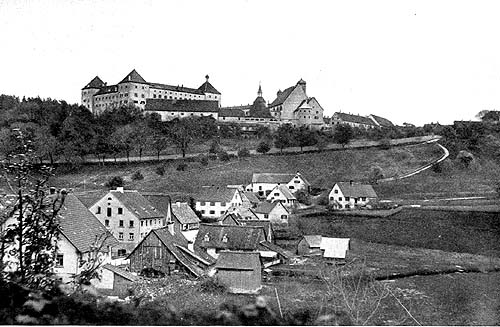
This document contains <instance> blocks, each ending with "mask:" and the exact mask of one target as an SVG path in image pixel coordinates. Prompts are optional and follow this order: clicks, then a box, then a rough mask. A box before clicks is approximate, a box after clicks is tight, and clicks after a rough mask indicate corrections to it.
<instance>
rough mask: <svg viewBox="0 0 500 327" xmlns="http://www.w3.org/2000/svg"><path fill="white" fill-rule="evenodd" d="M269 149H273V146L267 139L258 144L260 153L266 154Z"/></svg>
mask: <svg viewBox="0 0 500 327" xmlns="http://www.w3.org/2000/svg"><path fill="white" fill-rule="evenodd" d="M269 150H271V147H270V146H269V144H268V143H267V142H265V141H262V142H260V143H259V145H258V146H257V152H258V153H262V154H265V153H268V152H269Z"/></svg>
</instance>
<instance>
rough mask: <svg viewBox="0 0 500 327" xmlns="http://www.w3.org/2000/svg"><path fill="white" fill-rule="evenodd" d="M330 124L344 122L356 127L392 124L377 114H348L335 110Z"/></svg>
mask: <svg viewBox="0 0 500 327" xmlns="http://www.w3.org/2000/svg"><path fill="white" fill-rule="evenodd" d="M330 124H331V125H332V126H333V127H334V126H335V125H340V124H345V125H349V126H351V127H358V128H364V129H370V128H376V127H392V126H394V124H393V123H392V122H391V121H390V120H389V119H387V118H383V117H380V116H377V115H373V114H372V115H369V116H366V117H365V116H360V115H354V114H350V113H349V114H348V113H345V112H336V113H334V114H333V116H332V118H331V120H330Z"/></svg>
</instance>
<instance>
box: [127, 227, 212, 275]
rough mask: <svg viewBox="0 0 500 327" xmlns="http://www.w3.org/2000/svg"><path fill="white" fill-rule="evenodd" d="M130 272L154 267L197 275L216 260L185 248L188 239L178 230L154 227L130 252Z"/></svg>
mask: <svg viewBox="0 0 500 327" xmlns="http://www.w3.org/2000/svg"><path fill="white" fill-rule="evenodd" d="M128 258H129V259H130V271H133V272H137V273H140V272H141V271H142V270H143V269H154V270H156V271H161V272H162V273H164V274H166V275H170V274H172V273H174V272H181V271H182V272H187V273H189V274H191V275H194V276H196V277H199V276H201V275H203V274H204V270H205V269H206V268H207V267H208V266H210V265H211V264H213V263H214V262H215V260H213V258H211V257H210V256H208V255H206V254H205V255H204V254H203V253H201V254H200V253H198V254H195V253H194V252H192V251H190V250H189V249H188V241H187V240H186V239H185V238H184V236H183V235H182V234H180V233H175V232H174V233H172V231H169V230H168V228H167V227H166V228H160V229H153V230H151V232H149V234H148V235H147V236H146V237H145V238H144V239H143V240H142V241H141V242H140V243H139V244H138V245H137V247H136V248H135V249H134V250H133V251H132V253H130V255H129V257H128Z"/></svg>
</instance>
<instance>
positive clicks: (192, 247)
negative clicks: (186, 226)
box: [188, 242, 194, 252]
mask: <svg viewBox="0 0 500 327" xmlns="http://www.w3.org/2000/svg"><path fill="white" fill-rule="evenodd" d="M188 250H189V251H191V252H194V243H193V242H189V243H188Z"/></svg>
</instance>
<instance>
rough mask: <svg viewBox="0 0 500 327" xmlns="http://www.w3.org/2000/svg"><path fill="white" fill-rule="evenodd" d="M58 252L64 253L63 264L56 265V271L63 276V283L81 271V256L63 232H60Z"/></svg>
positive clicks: (59, 275)
mask: <svg viewBox="0 0 500 327" xmlns="http://www.w3.org/2000/svg"><path fill="white" fill-rule="evenodd" d="M57 254H62V255H63V266H57V265H56V267H55V268H54V273H55V274H57V275H58V277H60V278H62V282H63V283H66V282H68V281H70V280H71V278H72V276H73V275H74V274H77V273H78V272H79V258H80V256H79V254H78V251H77V250H76V248H75V247H74V246H73V244H71V243H70V242H69V241H68V239H67V238H66V237H65V236H64V235H62V234H60V237H59V241H58V242H57Z"/></svg>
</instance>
